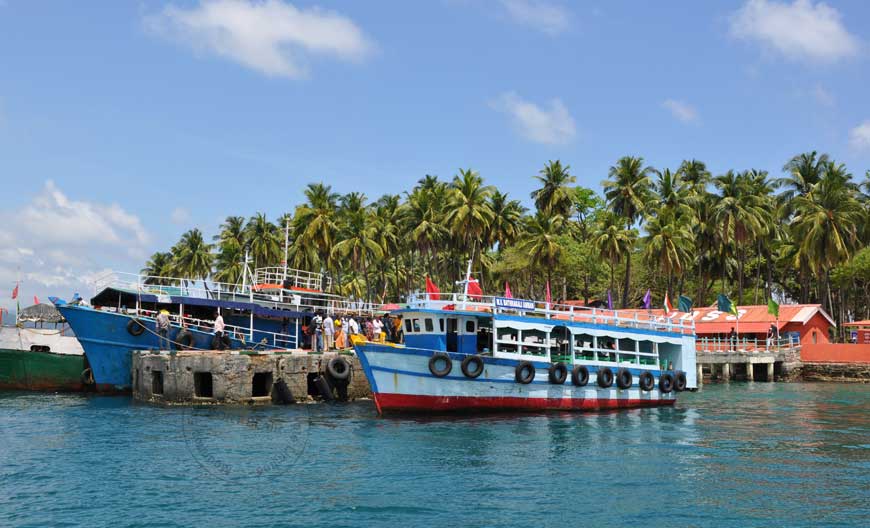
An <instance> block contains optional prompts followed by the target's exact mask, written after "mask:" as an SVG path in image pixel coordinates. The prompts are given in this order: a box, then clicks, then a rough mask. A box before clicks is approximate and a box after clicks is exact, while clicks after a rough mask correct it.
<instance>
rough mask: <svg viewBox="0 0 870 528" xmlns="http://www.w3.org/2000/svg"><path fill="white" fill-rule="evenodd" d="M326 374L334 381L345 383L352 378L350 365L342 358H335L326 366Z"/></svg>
mask: <svg viewBox="0 0 870 528" xmlns="http://www.w3.org/2000/svg"><path fill="white" fill-rule="evenodd" d="M326 372H328V373H329V375H330V376H332V379H334V380H338V381H344V380H346V379H348V378H349V377H350V363H348V362H347V360H346V359H344V358H343V357H341V356H338V357H334V358H332V359H330V360H329V363H327V364H326Z"/></svg>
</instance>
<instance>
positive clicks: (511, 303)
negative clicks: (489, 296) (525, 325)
mask: <svg viewBox="0 0 870 528" xmlns="http://www.w3.org/2000/svg"><path fill="white" fill-rule="evenodd" d="M493 301H494V302H495V307H496V308H506V309H508V310H523V311H529V312H530V311H533V310H534V309H535V301H527V300H525V299H510V298H508V297H495V298H494V299H493Z"/></svg>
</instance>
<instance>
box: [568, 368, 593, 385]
mask: <svg viewBox="0 0 870 528" xmlns="http://www.w3.org/2000/svg"><path fill="white" fill-rule="evenodd" d="M571 383H573V384H574V385H575V386H577V387H585V386H586V384H587V383H589V369H588V368H586V365H577V366H575V367H574V369H573V370H572V371H571Z"/></svg>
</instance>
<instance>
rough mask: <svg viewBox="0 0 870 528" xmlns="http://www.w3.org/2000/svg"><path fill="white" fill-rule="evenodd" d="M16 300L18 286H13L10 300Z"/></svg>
mask: <svg viewBox="0 0 870 528" xmlns="http://www.w3.org/2000/svg"><path fill="white" fill-rule="evenodd" d="M17 298H18V284H15V289H13V290H12V300H15V299H17Z"/></svg>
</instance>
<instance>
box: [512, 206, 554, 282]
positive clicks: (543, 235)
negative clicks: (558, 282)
mask: <svg viewBox="0 0 870 528" xmlns="http://www.w3.org/2000/svg"><path fill="white" fill-rule="evenodd" d="M564 223H565V218H564V217H562V216H561V215H548V214H546V213H543V212H541V211H538V212H537V213H536V214H535V216H533V217H529V218H528V219H527V220H526V224H525V232H524V233H523V238H522V239H521V240H520V246H519V247H520V251H522V252H523V253H527V254H528V255H529V264H530V265H531V266H534V267H539V266H542V267H543V268H544V269H545V270H546V271H547V282H548V283H550V286H551V287H552V283H551V281H552V278H553V268H555V267H556V264H558V262H559V258H560V257H561V256H562V249H563V248H562V244H561V242H560V240H559V237H560V235H561V234H562V227H563V225H564Z"/></svg>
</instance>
